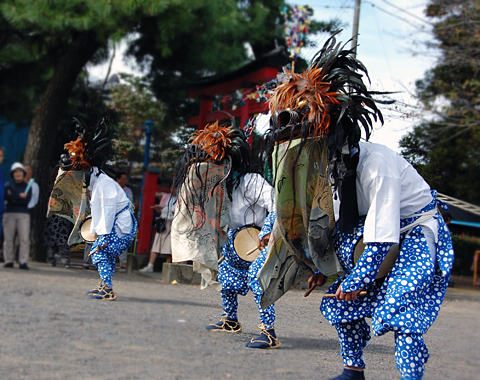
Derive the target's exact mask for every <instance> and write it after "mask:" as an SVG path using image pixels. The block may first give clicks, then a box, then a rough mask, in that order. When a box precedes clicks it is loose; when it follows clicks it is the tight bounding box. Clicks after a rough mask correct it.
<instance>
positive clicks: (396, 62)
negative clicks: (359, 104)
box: [291, 0, 435, 151]
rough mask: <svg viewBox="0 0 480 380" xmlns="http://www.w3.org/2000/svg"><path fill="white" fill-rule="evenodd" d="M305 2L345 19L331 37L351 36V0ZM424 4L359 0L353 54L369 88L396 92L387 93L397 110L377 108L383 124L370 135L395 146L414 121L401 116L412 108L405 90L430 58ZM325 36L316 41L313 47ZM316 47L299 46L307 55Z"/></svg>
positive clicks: (324, 16)
mask: <svg viewBox="0 0 480 380" xmlns="http://www.w3.org/2000/svg"><path fill="white" fill-rule="evenodd" d="M291 4H294V2H291ZM306 4H309V5H310V6H311V7H312V8H313V9H314V18H315V19H318V20H329V19H332V18H338V19H340V20H341V21H342V22H343V23H346V24H348V25H346V26H345V27H344V31H343V32H342V33H341V34H340V36H339V37H338V38H337V40H339V41H348V40H349V39H350V38H351V36H352V26H353V15H354V5H355V0H336V1H331V0H307V2H306ZM425 4H426V1H423V0H401V1H398V0H371V1H366V0H362V1H361V8H360V22H359V37H358V50H357V58H358V59H359V60H360V61H362V62H363V64H364V65H365V66H366V67H367V69H368V73H369V76H370V79H371V81H372V86H371V88H372V89H375V90H379V91H398V92H399V93H398V94H395V95H393V98H394V99H397V100H398V103H397V104H396V106H393V108H394V109H395V107H397V108H396V109H398V111H395V112H389V111H388V110H385V111H384V112H383V113H384V116H385V124H384V125H383V126H381V124H378V125H377V127H376V129H375V131H374V134H373V136H372V138H371V141H373V142H378V143H381V144H384V145H387V146H389V147H390V148H391V149H393V150H396V151H398V150H399V149H398V141H399V140H400V138H401V137H402V136H403V135H404V134H405V133H406V132H407V131H409V130H410V129H411V127H412V125H413V123H415V122H418V119H417V118H415V117H410V116H409V117H406V115H409V114H410V113H411V112H413V111H415V110H414V109H411V108H409V107H405V106H404V105H403V104H404V103H407V104H415V100H414V99H413V98H412V97H411V96H410V95H409V92H410V93H413V92H414V90H415V81H416V80H417V79H421V78H422V77H423V74H424V72H425V71H426V70H427V69H429V68H430V67H432V66H433V65H434V63H435V57H434V52H430V53H429V54H428V56H427V55H425V48H424V46H423V45H422V43H421V41H425V40H426V39H430V38H431V35H430V33H428V31H430V25H429V24H428V20H427V19H426V18H425V16H424V13H423V12H424V9H425ZM399 8H400V9H399ZM402 10H403V11H402ZM404 11H405V12H404ZM422 20H424V21H422ZM326 38H327V37H322V38H321V39H320V40H319V41H318V43H319V47H321V46H322V45H323V43H324V42H325V40H326ZM316 50H317V49H314V50H312V51H310V50H309V51H305V58H311V57H312V56H313V54H314V53H315V51H316ZM420 52H422V53H421V54H420ZM391 107H392V106H391Z"/></svg>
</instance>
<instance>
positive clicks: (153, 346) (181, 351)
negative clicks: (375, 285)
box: [0, 263, 480, 380]
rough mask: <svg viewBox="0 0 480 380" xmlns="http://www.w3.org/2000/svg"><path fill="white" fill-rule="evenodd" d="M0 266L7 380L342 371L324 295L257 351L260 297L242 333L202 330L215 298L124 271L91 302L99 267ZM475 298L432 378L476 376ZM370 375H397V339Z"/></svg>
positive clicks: (456, 312)
mask: <svg viewBox="0 0 480 380" xmlns="http://www.w3.org/2000/svg"><path fill="white" fill-rule="evenodd" d="M31 268H32V269H31V270H30V271H20V270H18V269H4V268H3V267H1V268H0V321H1V322H2V323H1V326H2V328H1V331H0V379H2V380H10V379H12V380H17V379H48V380H54V379H62V380H65V379H105V380H107V379H108V380H110V379H112V380H113V379H125V380H126V379H141V380H144V379H145V380H146V379H167V380H170V379H262V380H265V379H275V380H277V379H278V380H281V379H295V380H296V379H319V380H323V379H329V378H331V377H333V376H335V375H337V374H338V373H339V372H340V371H341V368H342V364H341V357H340V356H338V355H337V354H338V352H339V344H338V341H337V337H336V332H335V329H334V328H333V327H331V326H330V325H329V324H328V323H327V322H326V321H325V319H324V318H323V317H322V316H321V314H320V312H319V310H318V306H319V303H320V300H321V295H322V293H323V292H322V291H321V290H320V291H315V292H314V293H313V294H312V295H311V296H310V297H308V298H304V297H303V292H301V291H291V292H289V293H288V294H287V295H285V296H284V297H283V298H282V299H281V300H279V302H277V304H276V313H277V321H276V332H277V334H278V336H279V338H280V340H281V342H282V347H281V348H280V349H278V350H266V351H263V350H254V349H249V348H246V347H244V343H245V342H247V341H248V340H250V339H251V338H252V337H254V336H256V335H257V333H258V331H259V330H258V329H257V325H258V323H259V321H258V314H257V311H256V305H255V303H254V301H253V297H252V296H251V295H250V294H249V295H247V297H241V299H240V306H239V320H240V321H241V322H242V325H243V331H244V332H243V333H242V334H226V333H218V332H216V333H215V332H213V333H212V332H210V333H209V332H207V331H205V330H204V326H205V325H206V324H208V323H211V322H214V321H216V320H217V319H218V316H219V315H220V313H221V299H220V295H219V294H218V293H217V292H215V291H213V290H208V289H207V290H203V291H201V290H200V289H199V287H197V286H189V285H170V284H163V283H161V282H159V281H157V280H154V279H151V278H146V277H143V276H140V275H138V274H130V275H127V274H125V273H117V274H116V275H115V278H114V289H115V291H117V292H118V293H119V299H118V300H117V301H115V302H105V301H94V300H88V299H87V297H86V296H85V295H84V292H85V291H86V290H88V289H90V288H92V287H94V286H95V285H96V283H97V278H98V277H97V273H96V271H91V270H90V271H82V270H81V269H78V267H74V268H72V269H69V270H68V269H64V268H59V267H57V268H51V267H49V266H47V265H46V264H42V263H32V264H31ZM479 321H480V291H472V290H468V289H457V288H453V289H450V290H449V293H448V295H447V299H446V300H445V302H444V306H443V309H442V311H441V312H440V316H439V318H438V320H437V322H436V323H435V324H434V326H433V327H432V328H431V329H430V331H429V333H428V334H427V336H426V342H427V345H428V347H429V350H430V355H431V357H430V361H429V363H428V364H427V371H426V376H425V379H426V380H428V379H435V380H442V379H479V378H480V365H479V363H478V342H480V332H479ZM365 359H366V361H367V364H368V373H367V379H370V380H373V379H378V380H390V379H398V378H399V374H398V371H397V370H396V367H395V360H394V344H393V335H387V336H384V337H380V338H373V340H372V343H371V344H370V345H369V347H368V348H367V349H366V351H365Z"/></svg>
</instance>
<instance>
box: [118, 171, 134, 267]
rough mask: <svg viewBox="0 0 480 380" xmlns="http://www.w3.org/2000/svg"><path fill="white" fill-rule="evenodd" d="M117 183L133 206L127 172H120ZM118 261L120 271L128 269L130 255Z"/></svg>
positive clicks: (125, 255)
mask: <svg viewBox="0 0 480 380" xmlns="http://www.w3.org/2000/svg"><path fill="white" fill-rule="evenodd" d="M117 183H118V184H119V185H120V187H121V188H122V189H123V191H125V194H127V198H128V200H129V201H130V203H131V204H132V205H133V193H132V190H131V189H130V188H129V187H127V185H128V175H127V173H125V172H120V173H118V174H117ZM118 261H119V262H120V269H127V261H128V253H127V251H125V252H123V253H122V254H121V255H120V256H119V258H118Z"/></svg>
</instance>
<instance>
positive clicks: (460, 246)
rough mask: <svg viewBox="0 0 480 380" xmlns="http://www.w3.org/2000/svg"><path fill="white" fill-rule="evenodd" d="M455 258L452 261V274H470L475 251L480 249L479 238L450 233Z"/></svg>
mask: <svg viewBox="0 0 480 380" xmlns="http://www.w3.org/2000/svg"><path fill="white" fill-rule="evenodd" d="M452 242H453V250H454V251H455V260H454V261H453V269H452V274H454V275H461V276H471V275H472V274H473V272H472V271H471V269H472V263H473V258H474V256H475V251H480V238H477V237H471V236H466V235H464V234H461V235H452Z"/></svg>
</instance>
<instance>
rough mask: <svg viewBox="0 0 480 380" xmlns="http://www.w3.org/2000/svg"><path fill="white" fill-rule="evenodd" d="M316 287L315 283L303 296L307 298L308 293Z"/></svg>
mask: <svg viewBox="0 0 480 380" xmlns="http://www.w3.org/2000/svg"><path fill="white" fill-rule="evenodd" d="M317 286H318V284H317V283H315V284H313V286H312V287H311V288H309V289H308V290H307V292H306V293H305V294H304V295H303V296H304V297H308V296H309V295H310V293H311V292H312V291H313V289H315V288H316V287H317Z"/></svg>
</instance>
